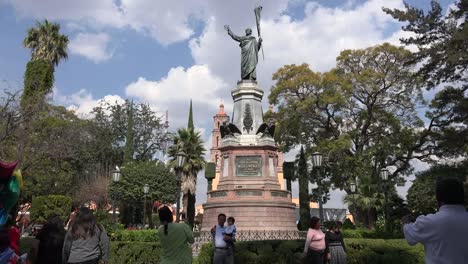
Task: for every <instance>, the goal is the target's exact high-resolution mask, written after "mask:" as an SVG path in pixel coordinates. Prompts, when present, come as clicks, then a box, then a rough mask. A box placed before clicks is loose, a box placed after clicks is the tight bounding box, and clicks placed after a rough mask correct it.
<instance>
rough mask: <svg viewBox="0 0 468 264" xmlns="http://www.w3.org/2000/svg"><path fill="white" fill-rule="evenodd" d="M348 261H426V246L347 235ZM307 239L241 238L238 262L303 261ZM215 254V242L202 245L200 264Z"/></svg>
mask: <svg viewBox="0 0 468 264" xmlns="http://www.w3.org/2000/svg"><path fill="white" fill-rule="evenodd" d="M345 243H346V246H347V251H348V263H350V264H353V263H359V264H367V263H369V264H379V263H382V264H385V263H398V264H409V263H414V264H418V263H424V251H423V248H422V246H420V245H418V246H416V247H411V246H409V245H408V244H407V243H406V241H405V240H402V239H391V240H383V239H345ZM303 250H304V241H303V240H302V241H301V240H290V241H277V240H272V241H249V242H238V243H236V246H235V253H234V254H235V257H234V261H235V263H239V264H240V263H242V264H244V263H245V264H250V263H265V264H272V263H278V264H283V263H284V264H290V263H291V264H293V263H301V260H302V257H303V253H302V252H303ZM212 258H213V245H212V243H209V244H206V245H203V246H202V249H201V252H200V254H199V255H198V258H197V261H196V263H197V264H210V263H212Z"/></svg>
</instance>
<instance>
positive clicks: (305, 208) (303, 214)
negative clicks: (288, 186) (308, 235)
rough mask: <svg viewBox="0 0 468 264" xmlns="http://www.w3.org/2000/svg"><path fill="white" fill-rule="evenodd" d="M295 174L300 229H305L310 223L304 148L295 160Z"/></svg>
mask: <svg viewBox="0 0 468 264" xmlns="http://www.w3.org/2000/svg"><path fill="white" fill-rule="evenodd" d="M297 175H298V178H299V216H300V228H301V230H307V229H308V228H309V223H310V198H309V173H308V170H307V160H306V157H305V153H304V148H303V147H301V152H300V153H299V157H298V160H297Z"/></svg>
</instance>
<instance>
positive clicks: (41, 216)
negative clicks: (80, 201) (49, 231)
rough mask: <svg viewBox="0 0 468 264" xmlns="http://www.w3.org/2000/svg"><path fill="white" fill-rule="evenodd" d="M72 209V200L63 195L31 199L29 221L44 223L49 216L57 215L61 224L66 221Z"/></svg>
mask: <svg viewBox="0 0 468 264" xmlns="http://www.w3.org/2000/svg"><path fill="white" fill-rule="evenodd" d="M71 208H72V198H71V197H69V196H63V195H44V196H35V197H33V199H32V206H31V220H32V221H33V222H36V223H45V222H47V218H49V216H51V215H54V214H55V215H58V216H59V217H60V218H61V219H62V221H63V222H65V221H66V220H67V219H68V216H69V214H70V212H71Z"/></svg>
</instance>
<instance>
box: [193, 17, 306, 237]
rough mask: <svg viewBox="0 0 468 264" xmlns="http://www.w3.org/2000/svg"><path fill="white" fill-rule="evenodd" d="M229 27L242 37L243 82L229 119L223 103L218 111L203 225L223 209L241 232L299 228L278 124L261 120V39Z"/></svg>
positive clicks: (235, 91)
mask: <svg viewBox="0 0 468 264" xmlns="http://www.w3.org/2000/svg"><path fill="white" fill-rule="evenodd" d="M225 28H226V30H227V31H228V34H229V35H230V36H231V37H232V38H233V39H234V40H236V41H239V42H240V47H241V50H242V59H241V81H238V82H237V86H236V87H234V89H232V91H231V95H232V99H233V100H234V107H233V108H234V109H233V113H232V119H231V121H230V122H229V117H228V116H227V115H226V114H225V113H224V108H222V109H221V108H220V112H218V114H217V116H218V117H219V118H218V119H216V117H217V116H215V127H216V126H217V128H215V130H214V133H217V135H216V136H214V137H213V138H215V137H216V139H213V144H216V148H215V146H213V147H212V159H213V161H215V162H216V168H217V171H218V173H217V177H216V179H215V180H214V182H215V183H216V184H215V187H214V188H213V190H210V191H208V198H207V202H206V203H205V204H203V209H204V213H203V224H202V230H204V231H206V230H209V229H210V228H211V227H212V226H213V225H214V224H216V223H217V216H218V214H220V213H224V214H226V215H227V216H233V217H234V218H235V219H236V227H237V229H238V230H239V231H248V230H266V231H273V230H284V231H295V230H297V227H296V217H295V204H294V203H292V201H291V193H290V192H289V191H286V190H284V189H283V188H282V186H284V185H283V184H282V183H280V181H279V179H278V168H279V167H280V166H281V165H280V164H279V162H281V159H280V161H279V155H280V153H279V152H278V147H277V145H276V143H275V140H274V138H273V134H274V128H275V127H274V123H273V122H271V121H270V122H264V120H263V110H262V98H263V94H264V92H263V90H262V89H261V88H260V87H259V85H258V83H257V81H256V66H257V62H258V51H259V49H260V47H261V43H262V41H261V38H260V40H259V41H258V42H257V41H256V40H255V37H254V36H251V32H252V30H250V29H247V30H246V36H243V37H239V36H236V35H234V34H233V33H232V32H231V31H230V29H229V27H228V26H225ZM259 35H260V34H259ZM223 107H224V106H223ZM221 111H222V112H221ZM220 121H221V122H220ZM219 136H221V139H220V140H219ZM213 151H214V152H213Z"/></svg>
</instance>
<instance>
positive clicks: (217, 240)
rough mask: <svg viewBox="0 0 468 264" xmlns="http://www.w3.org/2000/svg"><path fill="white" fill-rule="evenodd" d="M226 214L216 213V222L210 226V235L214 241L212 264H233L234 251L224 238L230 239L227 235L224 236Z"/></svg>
mask: <svg viewBox="0 0 468 264" xmlns="http://www.w3.org/2000/svg"><path fill="white" fill-rule="evenodd" d="M224 223H226V215H225V214H219V215H218V224H217V225H215V226H213V227H212V228H211V235H212V237H213V242H214V247H215V249H214V256H213V264H234V252H233V250H232V247H229V245H228V244H227V243H226V240H228V239H230V237H229V236H225V235H224V234H225V226H224Z"/></svg>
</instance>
